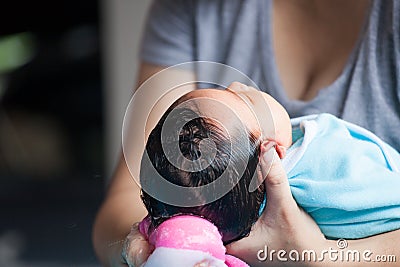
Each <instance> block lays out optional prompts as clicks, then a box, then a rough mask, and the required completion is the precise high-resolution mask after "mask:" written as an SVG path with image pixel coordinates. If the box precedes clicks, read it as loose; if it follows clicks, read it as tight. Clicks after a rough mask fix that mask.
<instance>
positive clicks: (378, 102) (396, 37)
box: [140, 0, 400, 151]
mask: <svg viewBox="0 0 400 267" xmlns="http://www.w3.org/2000/svg"><path fill="white" fill-rule="evenodd" d="M271 7H272V0H198V1H196V0H156V1H154V3H153V5H152V7H151V10H150V13H149V17H148V21H147V25H146V28H145V33H144V36H143V41H142V42H143V43H142V48H141V52H140V53H141V54H140V57H141V59H142V60H143V61H146V62H149V63H154V64H157V65H164V66H170V65H174V64H177V63H182V62H188V61H196V60H206V61H215V62H220V63H224V64H227V65H230V66H232V67H234V68H236V69H238V70H240V71H242V72H244V73H245V74H247V75H248V76H249V77H250V78H251V79H252V80H253V81H254V82H255V83H256V84H257V85H258V87H259V88H261V89H262V90H264V91H265V92H267V93H269V94H271V95H272V96H273V97H274V98H276V99H277V100H278V101H279V102H280V103H281V104H282V105H283V106H284V107H285V108H286V109H287V110H288V113H289V115H290V116H291V117H298V116H301V115H308V114H313V113H321V112H327V113H331V114H333V115H335V116H337V117H340V118H342V119H344V120H346V121H349V122H352V123H354V124H357V125H360V126H362V127H365V128H367V129H368V130H370V131H372V132H374V133H375V134H376V135H378V136H379V137H380V138H382V139H383V140H384V141H386V142H387V143H389V144H390V145H392V146H393V147H395V148H396V149H397V150H398V151H400V1H397V0H386V1H379V0H375V1H373V2H372V6H371V9H370V11H369V12H370V14H369V17H368V19H367V20H366V21H365V24H364V28H363V31H362V34H361V36H360V37H359V40H358V42H357V45H356V47H355V48H354V49H353V51H352V53H351V55H350V57H349V59H348V61H347V63H346V65H345V67H344V69H343V71H342V73H341V75H340V76H339V77H338V78H337V79H336V80H335V81H334V82H333V83H332V84H330V85H329V86H327V87H325V88H322V89H321V90H320V91H319V93H318V95H317V96H316V97H315V98H314V99H312V100H310V101H299V100H291V99H289V98H288V96H287V95H286V94H285V91H284V89H283V86H282V83H281V80H280V77H279V74H278V70H277V66H276V64H275V59H274V54H273V47H272V43H273V42H272V40H271V36H272V34H271V23H270V22H271V10H272V9H271Z"/></svg>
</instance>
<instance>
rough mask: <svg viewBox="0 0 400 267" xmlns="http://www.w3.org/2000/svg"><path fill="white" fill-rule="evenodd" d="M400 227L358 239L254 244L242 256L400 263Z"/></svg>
mask: <svg viewBox="0 0 400 267" xmlns="http://www.w3.org/2000/svg"><path fill="white" fill-rule="evenodd" d="M399 243H400V230H396V231H393V232H388V233H384V234H380V235H376V236H372V237H368V238H363V239H358V240H345V239H340V240H326V242H324V243H320V244H319V245H317V244H315V245H314V246H310V247H309V248H304V249H288V248H286V249H279V248H273V247H268V246H267V245H265V246H264V247H260V248H257V247H253V249H251V250H248V251H247V253H242V255H241V256H242V258H243V259H244V260H246V261H247V262H249V263H251V266H253V267H264V266H268V267H271V266H344V267H356V266H357V267H358V266H365V265H366V266H400V247H399V246H398V245H396V244H399Z"/></svg>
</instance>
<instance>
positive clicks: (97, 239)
mask: <svg viewBox="0 0 400 267" xmlns="http://www.w3.org/2000/svg"><path fill="white" fill-rule="evenodd" d="M145 215H146V210H145V208H144V205H143V204H142V201H141V199H140V188H139V186H138V185H137V184H136V183H135V182H134V180H133V179H132V177H131V175H130V173H129V171H128V168H127V167H126V164H125V161H124V159H123V157H121V160H120V163H119V165H118V168H117V170H116V172H115V174H114V177H113V180H112V181H111V184H110V187H109V190H108V192H107V197H106V199H105V200H104V202H103V204H102V206H101V208H100V210H99V212H98V214H97V217H96V220H95V223H94V227H93V246H94V249H95V252H96V254H97V256H98V259H99V260H100V262H101V263H102V264H103V266H123V264H122V261H121V260H122V258H121V251H122V245H123V243H124V240H125V238H126V236H127V235H128V234H129V232H130V230H131V226H132V224H133V223H135V222H138V221H140V220H141V219H143V217H144V216H145Z"/></svg>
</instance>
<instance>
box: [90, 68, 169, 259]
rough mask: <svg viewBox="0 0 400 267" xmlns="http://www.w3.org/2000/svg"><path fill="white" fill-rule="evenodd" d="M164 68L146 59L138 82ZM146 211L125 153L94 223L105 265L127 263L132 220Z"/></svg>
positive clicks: (95, 240)
mask: <svg viewBox="0 0 400 267" xmlns="http://www.w3.org/2000/svg"><path fill="white" fill-rule="evenodd" d="M162 69H163V67H161V66H156V65H151V64H147V63H142V64H141V65H140V70H139V75H138V85H140V84H142V83H143V82H144V81H145V80H146V79H147V78H148V77H150V76H151V75H153V74H154V73H156V72H158V71H161V70H162ZM145 215H146V210H145V208H144V206H143V204H142V201H141V199H140V188H139V186H138V185H137V184H136V183H135V181H134V179H133V178H132V177H131V175H130V173H129V170H128V168H127V166H126V163H125V159H124V157H123V155H121V158H120V160H119V164H118V166H117V169H116V171H115V173H114V175H113V177H112V180H111V183H110V186H109V188H108V190H107V195H106V198H105V200H104V202H103V204H102V206H101V208H100V210H99V212H98V214H97V217H96V220H95V223H94V227H93V245H94V249H95V252H96V254H97V256H98V259H99V260H100V262H101V263H102V264H103V265H104V266H124V265H123V263H122V258H121V251H122V245H123V242H124V240H125V238H126V236H127V235H128V233H129V232H130V229H131V226H132V224H133V223H134V222H138V221H140V220H141V219H142V218H143V217H144V216H145Z"/></svg>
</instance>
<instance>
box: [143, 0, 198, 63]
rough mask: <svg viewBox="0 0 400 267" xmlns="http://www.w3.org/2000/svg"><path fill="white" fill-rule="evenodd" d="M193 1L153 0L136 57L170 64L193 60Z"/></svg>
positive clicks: (150, 61)
mask: <svg viewBox="0 0 400 267" xmlns="http://www.w3.org/2000/svg"><path fill="white" fill-rule="evenodd" d="M193 36H194V3H193V1H191V0H154V1H153V3H152V5H151V7H150V11H149V13H148V15H147V21H146V25H145V28H144V32H143V36H142V41H141V48H140V51H139V53H140V54H139V58H140V59H141V60H143V61H145V62H148V63H152V64H156V65H161V66H170V65H174V64H178V63H182V62H187V61H192V60H194V50H195V49H194V46H195V42H194V37H193Z"/></svg>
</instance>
